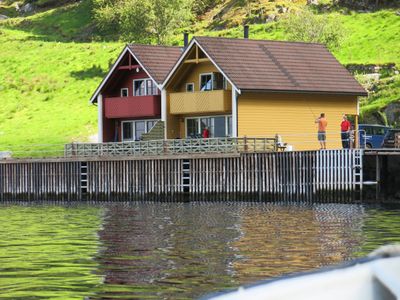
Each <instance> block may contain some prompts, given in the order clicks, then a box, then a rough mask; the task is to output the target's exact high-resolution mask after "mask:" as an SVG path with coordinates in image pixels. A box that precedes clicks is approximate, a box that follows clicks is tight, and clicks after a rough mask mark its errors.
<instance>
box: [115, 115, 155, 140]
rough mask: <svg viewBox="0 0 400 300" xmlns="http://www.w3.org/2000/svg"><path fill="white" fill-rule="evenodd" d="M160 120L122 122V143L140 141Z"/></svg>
mask: <svg viewBox="0 0 400 300" xmlns="http://www.w3.org/2000/svg"><path fill="white" fill-rule="evenodd" d="M157 121H158V120H137V121H122V141H140V139H141V138H142V135H143V133H147V132H149V131H150V130H151V129H152V128H153V127H154V125H155V124H156V123H157Z"/></svg>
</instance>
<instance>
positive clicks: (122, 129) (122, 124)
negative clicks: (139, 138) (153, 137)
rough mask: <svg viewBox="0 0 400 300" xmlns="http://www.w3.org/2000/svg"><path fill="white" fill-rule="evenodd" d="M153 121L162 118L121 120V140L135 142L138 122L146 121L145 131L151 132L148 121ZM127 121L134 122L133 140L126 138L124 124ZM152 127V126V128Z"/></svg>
mask: <svg viewBox="0 0 400 300" xmlns="http://www.w3.org/2000/svg"><path fill="white" fill-rule="evenodd" d="M149 121H152V122H155V123H157V121H160V119H141V120H125V121H122V122H121V140H122V142H134V141H136V122H144V124H145V125H144V127H145V133H148V132H149V128H148V126H147V122H149ZM125 123H133V126H132V140H124V124H125ZM150 129H151V128H150Z"/></svg>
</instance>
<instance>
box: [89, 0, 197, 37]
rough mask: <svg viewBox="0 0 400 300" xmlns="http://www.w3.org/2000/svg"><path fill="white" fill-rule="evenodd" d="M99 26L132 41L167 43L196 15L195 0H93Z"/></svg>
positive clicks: (95, 16)
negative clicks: (193, 3)
mask: <svg viewBox="0 0 400 300" xmlns="http://www.w3.org/2000/svg"><path fill="white" fill-rule="evenodd" d="M93 1H94V18H95V21H96V24H97V27H98V28H99V29H100V30H102V31H104V32H112V31H113V32H116V33H119V34H121V35H122V36H123V38H124V39H125V40H129V41H130V42H140V43H149V42H155V43H157V44H165V43H167V41H168V38H169V37H170V36H171V35H172V34H173V33H174V31H175V30H176V29H177V28H179V27H181V26H185V25H186V24H188V22H189V21H190V20H191V19H192V17H193V14H192V10H191V3H192V0H114V1H112V0H93Z"/></svg>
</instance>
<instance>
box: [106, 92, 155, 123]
mask: <svg viewBox="0 0 400 300" xmlns="http://www.w3.org/2000/svg"><path fill="white" fill-rule="evenodd" d="M104 113H105V116H106V118H109V119H118V118H141V117H158V116H159V115H160V114H161V96H160V95H154V96H132V97H115V98H105V100H104Z"/></svg>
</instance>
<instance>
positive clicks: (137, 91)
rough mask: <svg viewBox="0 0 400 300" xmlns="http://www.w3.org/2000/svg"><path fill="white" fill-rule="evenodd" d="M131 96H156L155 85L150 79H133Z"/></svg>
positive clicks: (156, 89)
mask: <svg viewBox="0 0 400 300" xmlns="http://www.w3.org/2000/svg"><path fill="white" fill-rule="evenodd" d="M133 91H134V93H133V95H134V96H146V95H158V88H157V85H156V84H155V83H154V82H153V80H151V79H135V80H134V81H133Z"/></svg>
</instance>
